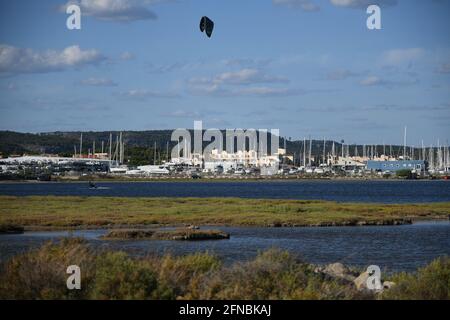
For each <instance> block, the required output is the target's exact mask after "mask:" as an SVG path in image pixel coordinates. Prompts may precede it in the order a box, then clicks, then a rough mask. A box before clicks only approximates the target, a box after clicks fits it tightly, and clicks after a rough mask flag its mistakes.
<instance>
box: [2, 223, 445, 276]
mask: <svg viewBox="0 0 450 320" xmlns="http://www.w3.org/2000/svg"><path fill="white" fill-rule="evenodd" d="M220 229H221V230H224V231H226V232H229V233H230V234H231V238H230V239H229V240H215V241H198V242H189V241H154V240H142V241H141V240H140V241H103V240H100V239H99V237H100V236H101V235H103V234H105V233H106V231H105V230H89V231H74V232H73V233H70V234H69V233H68V232H26V233H25V234H22V235H1V236H0V260H5V259H7V258H8V257H9V256H11V255H14V254H17V253H19V252H23V251H26V250H28V249H30V248H34V247H38V246H40V245H41V244H43V243H44V242H46V241H48V240H55V239H58V238H60V237H64V236H68V235H73V236H81V237H85V238H86V239H87V240H88V242H89V244H90V245H92V246H93V247H95V248H104V249H115V250H124V251H126V252H128V253H130V254H132V255H146V254H155V253H157V254H163V253H173V254H175V255H183V254H188V253H194V252H205V251H208V252H211V253H215V254H217V255H218V256H219V257H221V258H222V259H223V260H224V261H225V263H231V262H234V261H242V260H247V259H251V258H253V257H255V255H256V254H257V252H258V251H260V250H264V249H269V248H272V247H277V248H281V249H285V250H289V251H290V252H291V253H293V254H295V255H298V256H299V257H300V258H302V259H303V260H304V261H307V262H311V263H317V264H326V263H333V262H338V261H339V262H342V263H344V264H347V265H353V266H358V267H361V268H366V267H367V266H368V265H371V264H376V265H378V266H380V268H381V269H382V270H384V272H394V271H415V270H417V268H418V267H421V266H424V265H426V264H427V263H429V262H430V261H432V260H433V259H435V258H436V257H439V256H442V255H450V222H449V221H444V222H421V223H416V224H413V225H404V226H384V227H327V228H309V227H308V228H248V227H223V228H220Z"/></svg>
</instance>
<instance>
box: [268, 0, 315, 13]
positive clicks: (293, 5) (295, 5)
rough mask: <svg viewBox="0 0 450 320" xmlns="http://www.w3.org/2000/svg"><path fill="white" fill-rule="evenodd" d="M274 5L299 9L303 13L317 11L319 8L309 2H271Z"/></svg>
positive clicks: (295, 0)
mask: <svg viewBox="0 0 450 320" xmlns="http://www.w3.org/2000/svg"><path fill="white" fill-rule="evenodd" d="M272 3H273V4H274V5H278V6H287V7H289V8H299V9H301V10H303V11H309V12H312V11H318V10H320V7H319V6H318V5H316V4H315V3H313V2H312V1H311V0H272Z"/></svg>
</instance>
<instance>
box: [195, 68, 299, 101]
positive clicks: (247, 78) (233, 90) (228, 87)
mask: <svg viewBox="0 0 450 320" xmlns="http://www.w3.org/2000/svg"><path fill="white" fill-rule="evenodd" d="M288 82H289V79H287V78H285V77H281V76H272V75H268V74H266V73H264V72H262V71H260V70H258V69H242V70H239V71H233V72H224V73H220V74H217V75H215V76H213V77H200V78H192V79H190V80H189V81H188V85H189V90H190V91H191V92H192V93H194V94H202V95H216V96H281V95H295V94H301V93H302V92H301V91H300V90H295V89H291V88H286V87H269V86H264V85H263V86H261V84H285V83H288Z"/></svg>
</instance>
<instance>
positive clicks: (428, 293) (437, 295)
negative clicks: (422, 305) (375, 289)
mask: <svg viewBox="0 0 450 320" xmlns="http://www.w3.org/2000/svg"><path fill="white" fill-rule="evenodd" d="M393 281H394V282H395V283H396V285H395V286H394V287H393V288H392V289H391V290H388V291H386V292H385V293H383V296H382V297H383V299H392V300H394V299H395V300H449V299H450V258H449V257H441V258H438V259H436V260H434V261H433V262H431V263H430V264H429V265H427V266H426V267H424V268H421V269H419V271H418V272H417V273H416V274H407V273H400V274H398V275H396V276H394V277H393Z"/></svg>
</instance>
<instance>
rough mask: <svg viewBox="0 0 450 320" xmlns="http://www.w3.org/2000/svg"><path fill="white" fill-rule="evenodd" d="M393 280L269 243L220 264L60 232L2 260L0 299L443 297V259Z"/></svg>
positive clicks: (448, 265) (448, 270)
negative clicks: (356, 273)
mask: <svg viewBox="0 0 450 320" xmlns="http://www.w3.org/2000/svg"><path fill="white" fill-rule="evenodd" d="M73 264H76V265H78V266H79V267H80V269H81V274H82V280H81V290H73V291H69V290H67V288H66V280H67V277H68V275H67V274H66V268H67V266H69V265H73ZM393 279H395V281H397V282H396V284H395V285H394V286H393V287H392V288H391V289H388V290H385V291H384V292H383V293H381V294H375V293H373V292H369V291H367V290H363V291H361V290H358V289H357V288H356V286H355V285H354V284H353V282H351V281H350V282H349V281H343V280H339V279H337V278H330V277H327V276H325V275H324V274H322V273H318V272H316V266H314V265H310V264H308V263H304V262H302V261H300V260H298V259H296V258H295V257H294V256H292V255H291V254H289V253H287V252H283V251H279V250H275V249H272V250H269V251H266V252H263V253H261V254H259V255H258V256H257V257H256V258H255V259H253V260H251V261H248V262H240V263H235V264H234V265H231V266H228V265H223V264H222V262H221V260H220V259H218V258H217V257H215V256H212V255H209V254H207V253H197V254H193V255H186V256H180V257H174V256H170V255H165V256H149V257H146V258H131V257H129V256H127V255H126V254H125V253H123V252H110V251H103V252H96V251H93V249H91V248H89V247H88V246H87V245H86V243H85V242H84V241H83V240H80V239H70V240H68V239H65V240H63V241H61V242H60V243H58V244H55V243H53V244H52V243H48V244H46V245H44V246H43V247H42V248H40V249H38V250H35V251H31V252H28V253H25V254H22V255H19V256H16V257H14V258H12V259H11V260H10V261H8V262H6V263H5V264H4V265H2V266H1V267H0V299H264V300H265V299H385V298H386V299H449V297H450V295H449V294H450V293H449V290H450V286H449V281H450V259H449V258H440V259H437V260H435V261H434V262H432V263H431V264H430V265H428V266H427V267H425V268H423V269H420V270H419V271H418V272H417V273H414V274H399V275H394V276H393ZM383 280H387V279H383Z"/></svg>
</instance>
